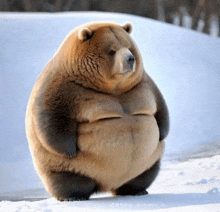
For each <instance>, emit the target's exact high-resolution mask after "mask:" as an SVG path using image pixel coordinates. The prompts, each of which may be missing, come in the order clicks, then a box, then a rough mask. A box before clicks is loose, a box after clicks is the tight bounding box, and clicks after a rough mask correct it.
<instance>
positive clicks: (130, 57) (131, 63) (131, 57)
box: [126, 54, 135, 70]
mask: <svg viewBox="0 0 220 212" xmlns="http://www.w3.org/2000/svg"><path fill="white" fill-rule="evenodd" d="M126 62H127V64H128V65H129V68H130V69H131V70H133V66H134V62H135V57H134V55H133V54H129V55H127V57H126Z"/></svg>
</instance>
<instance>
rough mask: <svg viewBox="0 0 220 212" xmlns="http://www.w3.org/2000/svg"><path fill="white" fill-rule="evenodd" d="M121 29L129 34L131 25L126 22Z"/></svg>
mask: <svg viewBox="0 0 220 212" xmlns="http://www.w3.org/2000/svg"><path fill="white" fill-rule="evenodd" d="M122 28H123V29H124V30H125V31H126V32H127V33H129V34H131V32H132V25H131V23H130V22H128V23H126V24H124V25H122Z"/></svg>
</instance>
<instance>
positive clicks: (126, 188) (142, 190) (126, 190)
mask: <svg viewBox="0 0 220 212" xmlns="http://www.w3.org/2000/svg"><path fill="white" fill-rule="evenodd" d="M159 170H160V161H157V162H156V163H155V164H154V165H153V166H152V167H151V168H150V169H148V170H146V171H145V172H143V173H142V174H140V175H139V176H137V177H136V178H134V179H132V180H130V181H129V182H127V183H125V184H124V185H122V186H121V187H119V188H118V189H116V190H113V191H112V193H113V194H114V195H120V196H126V195H133V196H139V195H145V194H148V192H147V191H146V189H147V188H148V187H149V186H150V185H151V184H152V183H153V181H154V180H155V179H156V176H157V175H158V172H159Z"/></svg>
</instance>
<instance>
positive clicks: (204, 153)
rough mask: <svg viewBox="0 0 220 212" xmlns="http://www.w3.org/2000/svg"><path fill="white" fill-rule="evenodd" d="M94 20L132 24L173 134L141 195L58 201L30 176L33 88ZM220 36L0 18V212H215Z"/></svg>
mask: <svg viewBox="0 0 220 212" xmlns="http://www.w3.org/2000/svg"><path fill="white" fill-rule="evenodd" d="M96 20H106V21H107V20H108V21H109V20H110V21H116V22H119V23H125V22H128V21H130V22H131V23H132V24H133V27H134V31H133V33H132V37H133V38H134V40H135V41H136V43H137V45H138V47H139V49H140V51H141V53H142V56H143V61H144V66H145V69H146V71H147V72H148V73H149V74H150V76H151V77H152V78H153V79H154V81H155V82H156V84H157V85H158V87H159V88H160V90H161V91H162V93H163V95H164V97H165V99H166V101H167V104H168V108H169V111H170V118H171V130H170V134H169V137H168V138H167V139H166V151H165V156H164V160H163V162H162V169H161V172H160V174H159V176H158V178H157V179H156V181H155V182H154V184H153V185H152V186H151V187H150V188H149V189H148V191H149V195H147V196H140V197H111V196H110V195H109V194H99V195H94V196H93V197H92V198H91V200H90V201H85V202H58V201H56V200H55V199H53V198H50V197H49V195H48V194H47V193H46V192H45V190H44V188H43V185H42V183H41V181H40V179H39V177H38V176H37V174H36V173H35V170H34V168H33V165H32V161H31V156H30V153H29V149H28V145H27V139H26V136H25V131H24V117H25V110H26V105H27V101H28V98H29V94H30V92H31V88H32V86H33V84H34V82H35V80H36V78H37V76H38V75H39V73H40V71H41V70H42V68H43V67H44V66H45V65H46V63H47V62H48V60H49V59H50V58H51V57H52V56H53V54H54V52H55V51H56V49H57V48H58V46H59V45H60V43H61V42H62V40H63V39H64V37H65V36H66V34H67V33H68V32H69V31H70V30H72V29H73V28H75V27H76V26H78V25H81V24H83V23H87V22H90V21H96ZM219 55H220V39H219V38H213V37H210V36H207V35H204V34H200V33H198V32H194V31H191V30H189V29H184V28H180V27H177V26H174V25H169V24H165V23H160V22H158V21H155V20H150V19H146V18H141V17H137V16H132V15H125V14H116V13H96V12H90V13H88V12H75V13H56V14H52V13H50V14H48V13H3V12H2V13H0V95H1V98H0V142H1V143H0V144H1V147H0V173H1V174H0V201H1V202H0V211H10V212H11V211H45V212H49V211H116V210H119V209H120V210H121V209H122V210H123V211H128V210H134V211H138V210H154V211H220V142H219V141H220V124H219V123H220V72H219V71H220V60H219Z"/></svg>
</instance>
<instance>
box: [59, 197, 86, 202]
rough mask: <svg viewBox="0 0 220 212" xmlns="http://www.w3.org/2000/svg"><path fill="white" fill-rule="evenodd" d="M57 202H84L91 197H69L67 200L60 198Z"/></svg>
mask: <svg viewBox="0 0 220 212" xmlns="http://www.w3.org/2000/svg"><path fill="white" fill-rule="evenodd" d="M57 200H59V201H61V202H63V201H70V202H71V201H84V200H89V196H87V197H86V196H74V197H67V198H60V197H58V198H57Z"/></svg>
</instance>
